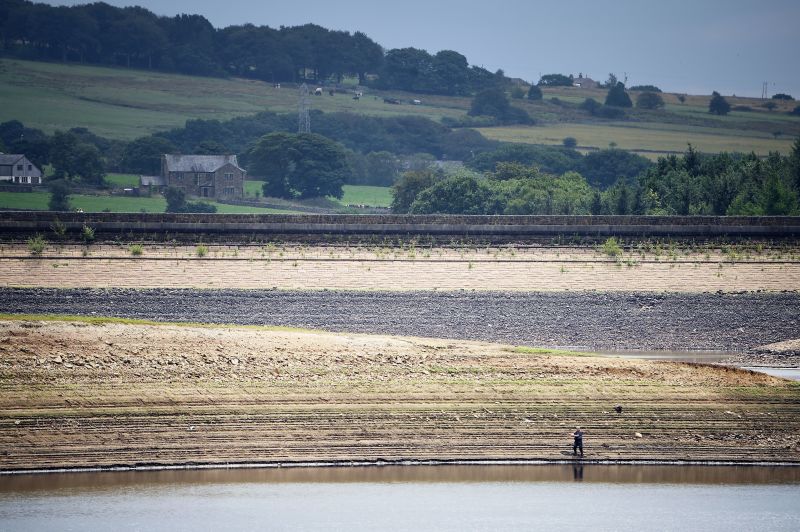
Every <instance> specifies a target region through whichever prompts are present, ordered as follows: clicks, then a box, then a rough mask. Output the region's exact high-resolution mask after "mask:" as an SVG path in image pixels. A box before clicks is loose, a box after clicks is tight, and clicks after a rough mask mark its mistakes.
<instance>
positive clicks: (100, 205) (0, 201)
mask: <svg viewBox="0 0 800 532" xmlns="http://www.w3.org/2000/svg"><path fill="white" fill-rule="evenodd" d="M49 201H50V194H49V193H47V192H0V209H13V210H33V211H46V210H47V204H48V202H49ZM208 203H211V204H212V205H215V206H216V207H217V212H218V213H221V214H224V213H230V214H246V213H261V214H280V213H293V212H296V211H291V210H276V209H262V208H259V207H245V206H239V205H227V204H224V203H217V202H214V201H209V202H208ZM70 205H71V206H72V208H73V209H82V210H83V211H84V212H103V211H105V210H108V211H111V212H164V210H165V209H166V207H167V202H166V201H164V198H162V197H160V196H158V197H152V198H148V197H138V198H137V197H128V196H89V195H84V194H74V195H71V196H70Z"/></svg>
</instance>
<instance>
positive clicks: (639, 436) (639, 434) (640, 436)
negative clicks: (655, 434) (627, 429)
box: [634, 432, 644, 438]
mask: <svg viewBox="0 0 800 532" xmlns="http://www.w3.org/2000/svg"><path fill="white" fill-rule="evenodd" d="M634 436H636V437H637V438H644V436H642V433H641V432H637V433H636V434H634Z"/></svg>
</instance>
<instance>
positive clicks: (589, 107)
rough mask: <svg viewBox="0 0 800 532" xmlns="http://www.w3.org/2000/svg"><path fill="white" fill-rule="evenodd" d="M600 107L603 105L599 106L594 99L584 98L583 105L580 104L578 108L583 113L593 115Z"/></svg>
mask: <svg viewBox="0 0 800 532" xmlns="http://www.w3.org/2000/svg"><path fill="white" fill-rule="evenodd" d="M602 106H603V104H601V103H600V102H598V101H597V100H595V99H594V98H586V99H585V100H584V101H583V103H581V104H580V105H579V106H578V107H579V108H580V109H582V110H584V111H588V112H589V113H591V114H594V113H595V112H596V111H597V110H598V109H600V108H601V107H602Z"/></svg>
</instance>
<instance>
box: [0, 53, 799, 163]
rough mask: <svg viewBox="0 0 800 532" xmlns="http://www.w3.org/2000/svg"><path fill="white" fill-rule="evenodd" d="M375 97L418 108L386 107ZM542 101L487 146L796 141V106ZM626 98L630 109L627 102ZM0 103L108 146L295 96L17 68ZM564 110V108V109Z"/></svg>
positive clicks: (416, 111)
mask: <svg viewBox="0 0 800 532" xmlns="http://www.w3.org/2000/svg"><path fill="white" fill-rule="evenodd" d="M384 96H393V97H397V98H400V99H402V100H404V101H408V100H410V99H412V98H420V99H422V101H423V104H422V105H420V106H414V105H388V104H385V103H384V102H383V97H384ZM544 96H545V97H544V100H543V101H540V102H529V101H527V100H514V102H513V103H514V105H517V106H520V107H522V108H524V109H525V110H526V111H528V113H529V114H530V115H531V116H533V117H534V118H535V119H536V120H537V125H536V126H533V127H504V128H483V129H481V132H482V133H483V134H484V135H486V136H487V137H489V138H493V139H500V140H505V141H511V142H527V143H534V144H560V143H561V142H562V140H563V139H564V137H568V136H571V137H575V138H576V139H577V140H578V144H579V146H581V147H583V148H586V149H596V148H606V147H608V145H609V143H611V142H614V143H616V144H617V145H618V146H619V147H621V148H625V149H629V150H633V151H638V152H640V153H643V154H646V155H648V156H650V157H654V156H657V155H659V154H663V153H668V152H673V151H682V150H684V149H685V148H686V144H687V143H688V142H691V143H692V144H693V145H696V146H697V147H698V148H700V149H701V150H704V151H709V152H719V151H735V150H738V151H755V152H756V153H759V154H762V155H764V154H766V153H768V152H769V151H771V150H777V151H781V152H784V153H785V152H786V151H787V148H788V147H789V146H790V145H791V142H792V139H793V137H794V136H797V135H800V118H798V117H791V116H788V115H787V114H786V113H787V111H789V110H791V109H792V108H794V106H795V105H796V102H776V103H777V104H778V106H779V107H778V109H776V110H775V111H772V112H770V111H768V110H766V109H764V108H763V107H761V106H762V104H763V102H762V101H760V100H757V99H752V98H736V97H727V98H728V101H729V102H730V103H731V105H732V106H734V107H737V106H746V107H749V108H750V109H751V110H750V111H748V112H745V111H734V112H732V113H731V114H730V115H728V116H725V117H714V116H711V115H709V114H708V112H707V109H708V101H709V97H708V96H687V97H685V101H684V102H681V101H680V100H679V99H678V96H677V95H674V94H665V95H663V96H664V100H665V102H666V104H667V106H666V108H665V109H664V110H660V111H641V110H636V109H634V110H630V111H628V119H627V120H624V121H621V122H617V121H605V120H599V119H596V118H593V117H590V116H588V115H587V114H586V113H584V112H582V111H579V110H578V109H577V108H576V107H575V106H574V105H570V104H577V103H580V102H582V101H583V100H584V99H586V98H594V99H596V100H598V101H600V102H602V101H603V100H604V99H605V91H604V90H590V89H581V88H573V87H560V88H552V89H545V91H544ZM631 97H632V98H633V99H634V100H635V97H636V94H635V93H632V94H631ZM0 99H2V101H4V102H14V105H4V106H0V121H6V120H11V119H17V120H20V121H22V122H24V123H25V124H26V125H28V126H31V127H36V128H40V129H43V130H45V131H47V132H52V131H54V130H56V129H68V128H70V127H76V126H81V127H87V128H89V129H90V130H91V131H93V132H95V133H97V134H99V135H102V136H106V137H109V138H118V139H133V138H136V137H138V136H141V135H146V134H149V133H153V132H156V131H160V130H164V129H168V128H173V127H178V126H182V125H183V124H184V122H185V121H186V120H187V119H191V118H205V119H220V120H224V119H229V118H232V117H235V116H241V115H249V114H253V113H256V112H259V111H264V110H271V111H276V112H294V111H295V109H296V104H297V93H296V90H295V89H294V88H289V87H284V88H281V89H276V88H273V87H272V86H271V85H270V84H266V83H263V82H259V81H253V80H243V79H216V78H200V77H191V76H182V75H175V74H163V73H156V72H149V71H138V70H127V69H111V68H102V67H88V66H80V65H62V64H53V63H39V62H29V61H20V60H10V59H2V60H0ZM565 102H566V103H567V105H565ZM469 105H470V100H469V99H468V98H457V97H445V96H429V95H424V96H420V95H414V94H408V93H399V92H389V93H384V92H380V91H372V90H368V91H366V93H365V97H364V98H362V99H361V100H353V99H352V98H351V97H350V96H349V95H346V94H337V95H335V96H332V97H331V96H329V95H328V94H327V93H326V94H325V95H324V96H314V97H312V106H313V108H315V109H320V110H322V111H328V112H330V111H347V112H353V113H360V114H367V115H376V116H381V115H384V116H386V115H401V114H408V115H418V116H425V117H428V118H431V119H433V120H440V119H441V118H442V117H451V118H458V117H460V116H463V115H464V114H465V113H466V111H467V110H468V109H469Z"/></svg>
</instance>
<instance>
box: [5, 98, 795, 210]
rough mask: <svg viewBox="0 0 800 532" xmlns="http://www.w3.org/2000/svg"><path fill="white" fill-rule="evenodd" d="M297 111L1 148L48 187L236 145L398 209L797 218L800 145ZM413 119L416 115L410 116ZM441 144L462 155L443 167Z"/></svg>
mask: <svg viewBox="0 0 800 532" xmlns="http://www.w3.org/2000/svg"><path fill="white" fill-rule="evenodd" d="M293 118H294V117H293V116H292V115H278V114H274V113H261V114H259V115H255V116H252V117H242V118H235V119H233V120H229V121H224V122H222V121H216V120H190V121H188V122H187V123H186V127H184V128H179V129H175V130H172V131H168V132H163V133H158V134H155V135H151V136H147V137H142V138H140V139H136V140H134V141H131V142H123V141H111V140H108V139H104V138H102V137H98V136H96V135H94V134H92V133H91V132H89V131H87V130H86V129H83V128H75V129H72V130H69V131H65V132H61V131H60V132H56V133H55V134H53V135H46V134H44V133H42V132H41V131H39V130H36V129H32V128H27V127H25V126H24V125H23V124H21V123H20V122H18V121H10V122H5V123H2V124H0V151H8V152H18V153H26V154H27V155H28V157H29V158H30V159H31V160H32V161H33V162H35V163H36V164H37V165H39V166H43V165H44V164H50V165H52V170H53V172H52V176H51V177H50V178H49V184H50V185H51V186H53V185H54V184H56V186H57V183H59V182H61V183H69V184H71V185H80V186H89V187H103V186H104V175H105V172H106V171H111V170H113V171H120V172H129V173H143V174H156V173H158V172H159V166H160V159H161V155H162V154H163V153H201V154H202V153H206V154H215V153H238V154H239V157H240V162H241V163H242V164H243V165H244V166H245V167H246V168H247V169H248V170H249V172H250V176H251V177H258V178H262V179H264V180H265V181H266V184H265V186H264V191H263V192H264V194H265V195H272V196H280V197H287V198H308V197H316V196H325V195H330V196H340V195H341V190H342V189H341V187H342V185H343V184H346V183H350V184H369V185H378V186H388V185H394V197H395V202H394V205H393V208H394V209H395V211H396V212H401V213H402V212H412V213H453V214H663V215H792V214H800V212H799V210H798V196H799V195H800V139H798V140H797V141H796V142H795V144H794V147H793V149H792V151H791V153H790V154H789V155H788V156H782V155H780V154H778V153H772V154H770V155H769V156H768V157H766V158H763V159H762V158H760V157H758V156H756V155H755V154H752V153H751V154H740V153H738V154H737V153H735V154H727V153H722V154H717V155H709V154H702V153H699V152H697V151H696V150H695V149H694V148H692V147H691V146H690V147H689V148H688V149H687V151H686V152H685V153H684V154H683V155H682V156H680V157H678V156H674V155H671V156H668V157H662V158H660V159H659V160H658V161H657V162H656V163H655V164H653V163H651V162H650V161H648V160H647V159H645V158H643V157H641V156H639V155H636V154H633V153H629V152H626V151H623V150H618V149H608V150H600V151H596V152H591V153H589V154H586V155H582V154H581V153H580V152H578V151H576V150H574V149H571V148H567V147H558V146H531V145H520V144H500V143H497V142H493V141H489V140H487V139H485V138H484V137H482V136H481V135H480V134H479V133H477V132H475V131H473V130H464V129H449V128H447V127H444V126H442V125H441V124H438V123H436V122H433V121H427V122H426V120H427V119H424V118H419V117H389V118H377V117H357V116H353V115H342V116H337V114H336V113H332V114H330V115H328V114H325V113H319V114H318V116H317V117H316V120H315V124H319V125H320V126H322V127H321V128H320V129H321V131H320V133H322V132H324V134H320V133H316V134H313V135H305V136H304V135H297V134H294V133H291V131H293V129H294V126H295V123H294V120H293ZM409 120H410V121H411V122H407V121H409ZM445 152H447V153H451V154H454V156H453V157H452V159H454V160H461V161H464V165H463V168H461V169H460V170H457V171H454V172H453V171H451V172H446V171H444V170H441V169H440V165H438V164H435V161H436V160H437V159H441V158H442V157H443V156H444V154H445Z"/></svg>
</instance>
